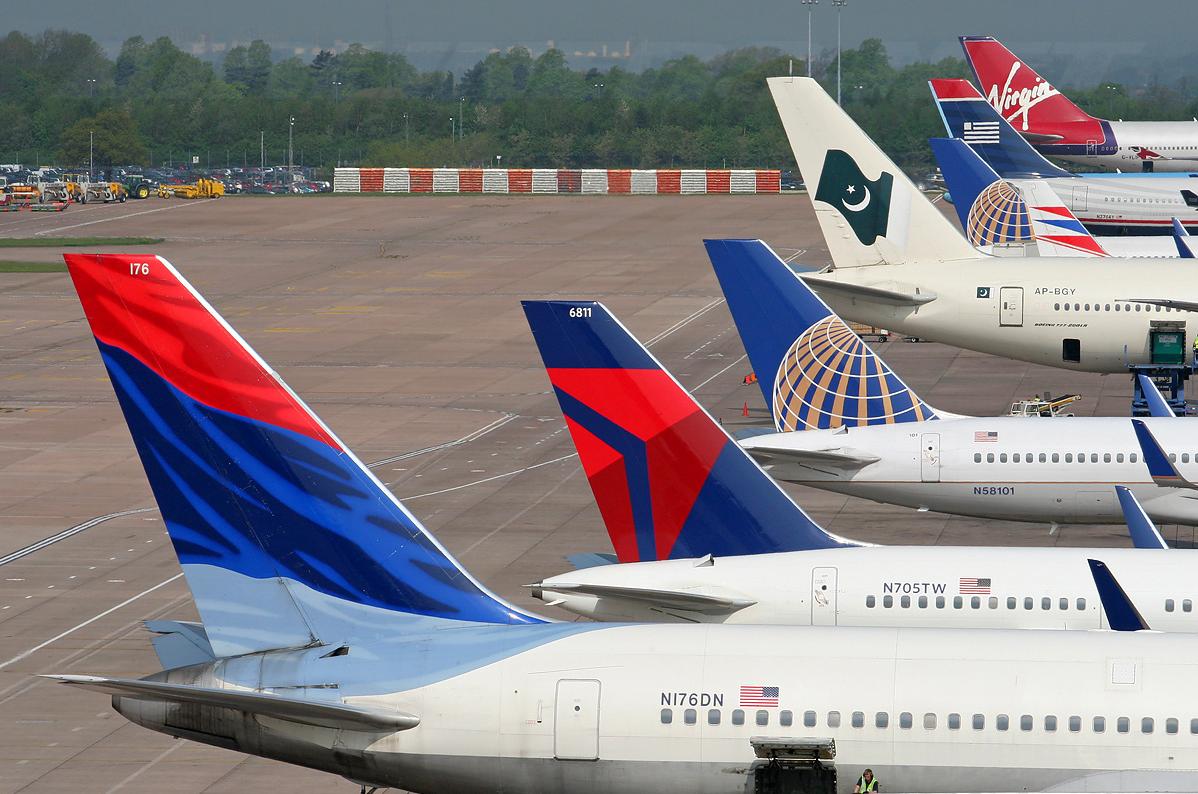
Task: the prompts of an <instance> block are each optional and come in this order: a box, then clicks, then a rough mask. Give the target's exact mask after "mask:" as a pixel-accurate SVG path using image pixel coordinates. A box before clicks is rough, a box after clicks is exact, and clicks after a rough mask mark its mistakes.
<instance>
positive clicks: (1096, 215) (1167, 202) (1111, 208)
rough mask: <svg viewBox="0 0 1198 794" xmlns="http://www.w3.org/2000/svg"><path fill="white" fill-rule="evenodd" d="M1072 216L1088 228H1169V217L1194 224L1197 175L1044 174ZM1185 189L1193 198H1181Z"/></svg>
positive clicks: (1196, 218)
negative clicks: (1188, 201)
mask: <svg viewBox="0 0 1198 794" xmlns="http://www.w3.org/2000/svg"><path fill="white" fill-rule="evenodd" d="M1044 179H1045V181H1047V183H1048V184H1049V185H1050V186H1051V187H1052V189H1053V192H1055V193H1056V194H1057V196H1059V197H1060V199H1061V201H1062V202H1063V203H1064V204H1065V206H1067V207H1068V208H1069V209H1070V211H1071V212H1073V214H1074V215H1076V216H1077V219H1078V220H1080V221H1081V222H1082V223H1084V224H1086V226H1087V227H1089V228H1090V230H1091V231H1094V230H1095V229H1098V230H1101V231H1112V232H1114V231H1118V232H1131V233H1144V232H1148V233H1156V234H1166V233H1168V232H1169V230H1170V227H1171V224H1172V222H1173V218H1177V219H1179V220H1180V221H1181V222H1182V223H1183V224H1184V225H1185V226H1186V227H1187V228H1189V229H1190V230H1191V231H1193V230H1195V229H1198V177H1195V176H1176V177H1134V176H1128V175H1117V174H1111V175H1102V174H1091V175H1088V176H1087V177H1053V176H1050V177H1045V178H1044ZM1183 191H1189V193H1191V194H1192V195H1193V196H1194V198H1191V199H1190V203H1187V201H1186V194H1185V193H1184V192H1183Z"/></svg>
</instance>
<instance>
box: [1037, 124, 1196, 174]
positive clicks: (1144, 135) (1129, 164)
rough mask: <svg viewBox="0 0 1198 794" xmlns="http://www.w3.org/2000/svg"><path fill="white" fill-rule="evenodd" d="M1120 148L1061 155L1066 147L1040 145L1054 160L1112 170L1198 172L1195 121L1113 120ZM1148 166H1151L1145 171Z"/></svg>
mask: <svg viewBox="0 0 1198 794" xmlns="http://www.w3.org/2000/svg"><path fill="white" fill-rule="evenodd" d="M1105 123H1107V124H1110V127H1111V133H1112V137H1113V138H1114V140H1115V141H1116V142H1117V146H1116V148H1115V151H1114V152H1113V153H1109V154H1108V153H1100V152H1102V150H1103V149H1105V148H1106V147H1102V146H1097V145H1096V146H1094V147H1088V148H1087V151H1086V152H1069V153H1061V148H1062V147H1057V146H1053V145H1051V144H1049V145H1045V146H1039V147H1037V148H1039V149H1040V150H1041V151H1043V152H1044V153H1045V154H1047V155H1049V156H1050V157H1055V158H1057V159H1060V160H1065V161H1068V162H1071V163H1079V164H1081V165H1085V166H1090V167H1094V168H1102V169H1106V170H1108V171H1124V172H1133V171H1145V170H1150V171H1153V172H1160V171H1169V172H1177V171H1195V170H1198V123H1195V122H1193V121H1110V122H1105ZM1145 163H1149V164H1150V166H1149V167H1148V168H1145V165H1144V164H1145Z"/></svg>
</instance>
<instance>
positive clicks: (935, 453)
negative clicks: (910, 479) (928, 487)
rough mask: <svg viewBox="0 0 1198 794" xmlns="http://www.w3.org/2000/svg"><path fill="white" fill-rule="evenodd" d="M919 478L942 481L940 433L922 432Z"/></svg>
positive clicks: (920, 437)
mask: <svg viewBox="0 0 1198 794" xmlns="http://www.w3.org/2000/svg"><path fill="white" fill-rule="evenodd" d="M919 479H920V480H921V481H923V482H940V434H939V433H921V434H920V436H919Z"/></svg>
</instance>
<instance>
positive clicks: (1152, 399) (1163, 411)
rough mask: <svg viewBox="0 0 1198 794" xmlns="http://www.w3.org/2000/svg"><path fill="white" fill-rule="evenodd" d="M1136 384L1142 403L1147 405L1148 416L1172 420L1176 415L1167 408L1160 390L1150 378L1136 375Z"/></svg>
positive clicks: (1167, 404) (1167, 405)
mask: <svg viewBox="0 0 1198 794" xmlns="http://www.w3.org/2000/svg"><path fill="white" fill-rule="evenodd" d="M1136 382H1137V383H1139V384H1140V393H1141V394H1143V395H1144V401H1145V402H1146V403H1148V415H1149V416H1159V417H1168V418H1170V419H1173V418H1175V417H1176V416H1177V414H1175V413H1173V409H1172V408H1170V407H1169V403H1168V402H1166V401H1165V395H1163V394H1161V390H1160V389H1158V388H1157V387H1156V384H1155V383H1153V382H1152V378H1150V377H1148V376H1147V375H1144V374H1142V373H1141V374H1138V375H1136Z"/></svg>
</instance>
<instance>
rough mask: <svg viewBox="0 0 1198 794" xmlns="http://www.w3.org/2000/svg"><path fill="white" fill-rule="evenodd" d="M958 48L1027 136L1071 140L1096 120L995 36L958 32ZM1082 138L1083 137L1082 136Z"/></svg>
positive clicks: (993, 102) (990, 96)
mask: <svg viewBox="0 0 1198 794" xmlns="http://www.w3.org/2000/svg"><path fill="white" fill-rule="evenodd" d="M961 48H962V49H964V50H965V60H967V61H969V66H970V68H971V69H973V73H974V76H975V77H977V80H978V85H980V86H981V87H982V93H983V94H985V95H986V102H987V103H988V104H989V105H990V106H991V107H993V108H994V109H995V110H996V111H997V112H999V113H1001V114H1002V116H1003V118H1005V119H1006V120H1007V122H1008V123H1009V124H1011V126H1013V127H1015V128H1016V129H1018V130H1019V132H1021V133H1023V134H1024V135H1027V136H1028V138H1030V139H1031V140H1034V141H1036V142H1037V143H1056V142H1065V143H1073V142H1074V139H1075V138H1076V137H1077V135H1078V134H1083V135H1084V134H1086V133H1085V131H1089V130H1091V129H1093V128H1094V127H1095V126H1097V125H1098V124H1099V123H1100V122H1099V120H1098V119H1096V118H1094V117H1093V116H1091V115H1090V114H1089V113H1086V112H1085V111H1084V110H1082V109H1081V108H1079V107H1078V106H1077V105H1075V104H1073V102H1071V101H1070V100H1069V99H1068V97H1066V96H1065V95H1064V94H1062V93H1061V92H1060V91H1058V90H1057V89H1055V88H1053V87H1052V84H1050V83H1049V82H1048V81H1047V80H1045V79H1044V78H1043V77H1041V76H1040V75H1039V74H1037V73H1036V70H1035V69H1033V68H1031V67H1030V66H1028V65H1027V64H1026V63H1024V62H1023V61H1022V60H1020V59H1019V58H1018V57H1017V56H1016V55H1015V53H1013V52H1011V51H1010V50H1008V49H1007V48H1006V47H1004V46H1003V44H1002V42H1000V41H999V40H998V39H995V38H993V37H992V36H962V37H961ZM1091 137H1092V136H1091ZM1081 140H1082V142H1083V143H1084V142H1085V138H1082V139H1081Z"/></svg>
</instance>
